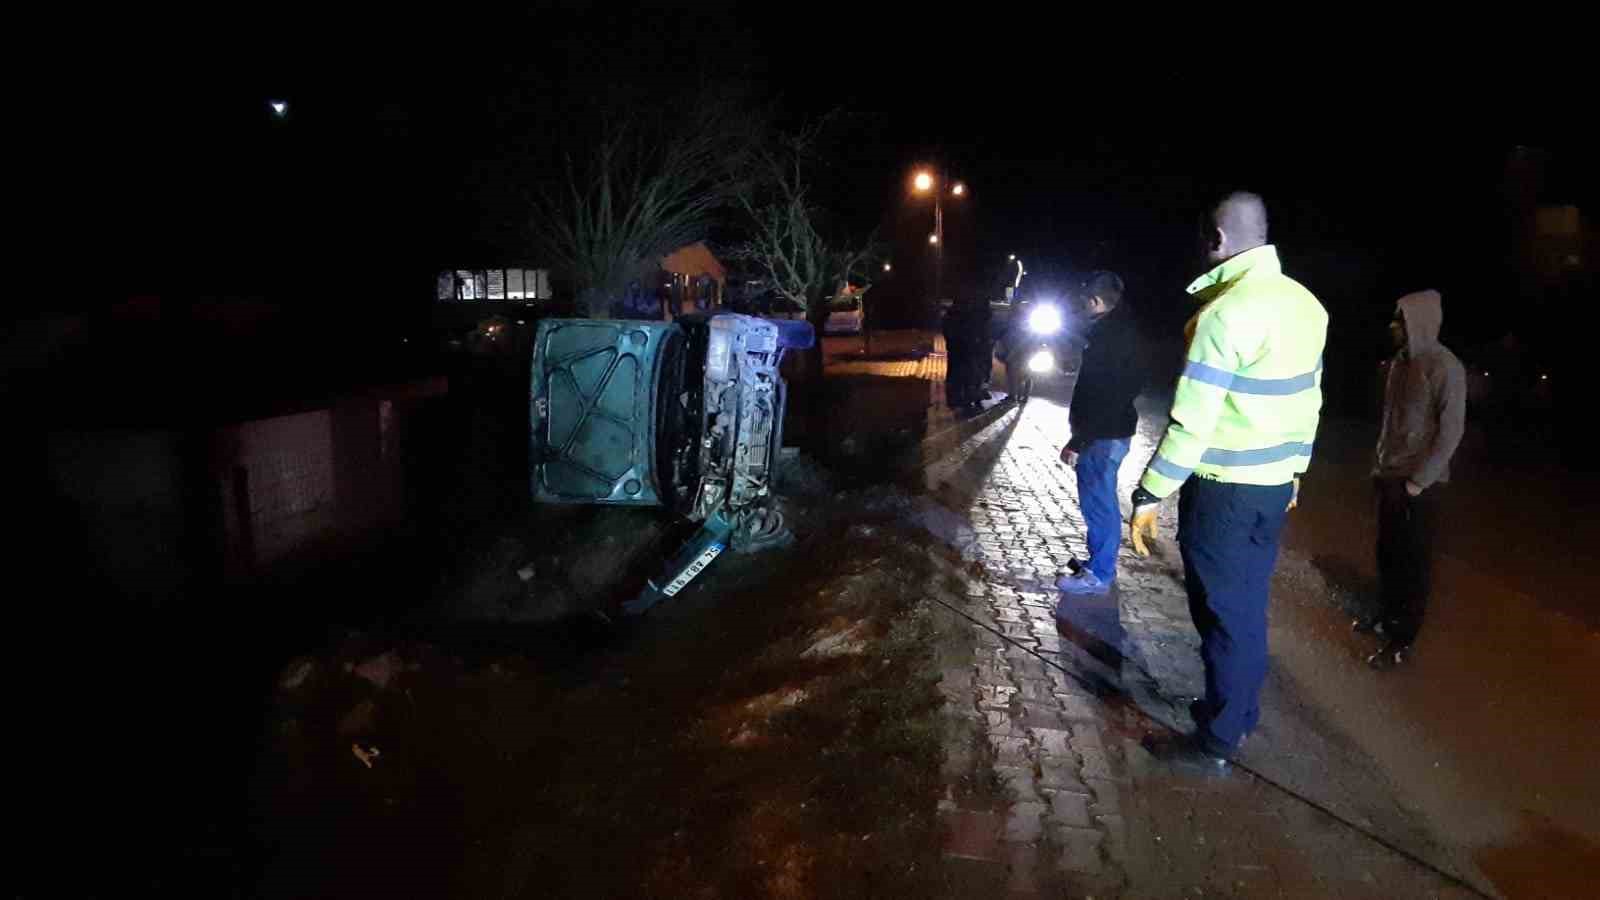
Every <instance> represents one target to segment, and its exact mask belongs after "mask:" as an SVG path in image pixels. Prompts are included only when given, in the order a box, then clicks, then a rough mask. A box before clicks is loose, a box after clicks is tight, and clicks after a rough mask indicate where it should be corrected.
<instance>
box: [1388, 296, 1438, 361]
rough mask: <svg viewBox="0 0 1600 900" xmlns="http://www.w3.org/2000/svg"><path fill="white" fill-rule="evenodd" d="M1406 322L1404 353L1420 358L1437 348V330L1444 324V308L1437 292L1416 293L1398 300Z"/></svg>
mask: <svg viewBox="0 0 1600 900" xmlns="http://www.w3.org/2000/svg"><path fill="white" fill-rule="evenodd" d="M1397 305H1398V306H1399V307H1400V314H1401V315H1402V316H1405V322H1406V352H1407V353H1408V354H1410V355H1411V356H1420V355H1422V354H1423V353H1426V352H1428V351H1430V350H1433V349H1434V348H1436V347H1438V346H1439V328H1440V326H1441V325H1443V324H1444V307H1443V305H1442V304H1441V302H1440V298H1439V292H1438V291H1417V292H1416V293H1415V294H1407V295H1405V296H1404V297H1401V298H1400V302H1399V303H1398V304H1397Z"/></svg>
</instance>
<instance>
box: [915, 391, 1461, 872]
mask: <svg viewBox="0 0 1600 900" xmlns="http://www.w3.org/2000/svg"><path fill="white" fill-rule="evenodd" d="M1164 424H1165V423H1164V422H1162V421H1159V420H1154V419H1149V420H1147V421H1145V422H1143V423H1142V425H1141V432H1140V434H1139V435H1137V436H1136V438H1135V441H1134V446H1133V450H1132V452H1131V453H1130V454H1129V458H1128V460H1127V461H1126V462H1125V464H1124V466H1123V468H1122V471H1121V474H1120V481H1121V488H1120V490H1119V493H1120V494H1121V495H1122V496H1123V497H1124V498H1125V497H1126V496H1127V495H1128V494H1129V493H1131V491H1132V488H1133V484H1134V482H1135V481H1136V480H1137V478H1138V477H1139V474H1140V473H1141V472H1142V471H1143V467H1144V464H1145V462H1146V461H1147V460H1148V459H1149V457H1150V456H1151V454H1152V453H1153V452H1154V441H1155V439H1156V438H1157V437H1158V436H1159V433H1160V428H1161V427H1163V426H1164ZM1066 434H1067V425H1066V409H1065V407H1064V406H1061V405H1059V404H1056V403H1053V402H1050V401H1049V400H1045V399H1036V400H1035V401H1034V402H1032V403H1030V404H1029V405H1028V406H1027V407H1025V408H1024V409H1023V410H1021V411H1020V413H1019V412H1008V413H1007V414H1006V415H1005V416H1003V417H1002V418H1001V419H999V420H998V421H996V422H995V423H994V424H993V425H990V426H989V427H988V428H987V429H985V430H984V431H982V432H981V433H979V434H978V435H976V436H975V437H973V438H971V439H970V440H968V441H967V442H966V443H964V444H963V445H961V446H960V447H959V448H957V449H956V450H955V451H954V452H952V453H950V454H948V455H947V456H945V457H944V458H942V459H939V460H937V461H936V462H933V463H931V464H929V465H928V466H927V467H926V468H925V469H924V470H923V476H922V477H923V478H924V479H925V487H926V488H927V498H928V502H927V503H926V504H925V506H924V509H923V512H922V517H923V524H924V526H925V527H927V528H928V529H929V530H930V531H932V532H933V533H934V534H935V535H937V536H939V537H940V538H942V539H943V540H945V541H947V542H948V543H950V544H951V545H952V546H954V547H955V548H957V549H958V550H959V551H960V553H961V554H962V556H963V558H964V559H966V560H967V561H968V571H969V573H970V576H971V577H969V578H968V579H967V580H966V582H965V583H964V584H961V585H943V586H934V587H933V589H932V594H933V595H934V597H935V599H939V600H941V601H942V602H943V603H945V604H947V605H949V606H951V607H954V608H955V609H956V610H958V611H959V612H960V613H961V614H962V615H963V616H965V617H966V619H965V620H963V621H962V623H961V624H962V626H963V627H964V628H965V629H966V630H967V631H968V632H969V633H970V635H971V641H970V645H965V644H964V645H961V646H956V647H947V648H944V650H943V657H944V658H943V660H942V663H943V667H944V679H943V684H942V690H943V691H944V693H945V696H946V698H947V700H949V701H950V703H949V708H950V709H951V710H952V714H951V715H952V721H951V727H950V729H949V736H948V739H947V771H946V774H947V779H948V787H947V791H946V794H945V796H944V798H943V799H942V801H941V804H940V810H941V815H942V816H943V817H944V819H945V821H946V824H947V826H948V835H949V837H948V845H947V856H948V858H949V859H948V861H949V863H950V864H951V865H952V867H953V868H954V870H955V871H958V872H960V871H963V870H965V871H967V872H968V874H969V875H970V876H971V878H972V879H973V881H972V883H973V885H974V886H977V885H987V886H993V885H994V884H996V883H1002V882H1003V883H1004V885H1005V888H1006V890H1007V891H1008V896H1015V897H1030V896H1072V897H1102V898H1103V897H1119V896H1127V897H1132V896H1140V897H1171V896H1202V895H1203V896H1218V895H1221V896H1246V897H1277V896H1333V895H1335V894H1337V895H1340V896H1357V897H1361V896H1372V897H1379V896H1383V897H1390V896H1408V897H1409V896H1428V897H1431V896H1470V894H1467V893H1464V892H1460V893H1451V891H1452V890H1453V889H1452V888H1450V887H1449V885H1448V883H1447V882H1444V881H1442V880H1440V879H1438V878H1437V876H1433V875H1430V874H1428V873H1427V872H1426V871H1425V870H1421V869H1418V868H1417V867H1415V866H1413V865H1412V864H1410V863H1408V862H1405V861H1404V860H1402V859H1400V858H1399V857H1397V856H1395V855H1394V854H1392V853H1389V852H1388V851H1385V850H1383V849H1382V848H1381V847H1379V846H1377V845H1376V844H1374V843H1372V842H1371V841H1370V840H1368V839H1367V838H1365V837H1362V836H1361V835H1359V834H1358V833H1357V832H1354V831H1352V830H1350V829H1349V828H1347V827H1346V826H1343V825H1341V824H1339V823H1337V822H1334V821H1333V820H1332V819H1330V818H1328V817H1327V816H1325V815H1323V814H1322V813H1319V812H1317V811H1315V810H1314V809H1312V808H1311V807H1309V806H1307V805H1305V804H1304V803H1303V802H1301V801H1299V800H1296V799H1294V798H1293V797H1291V796H1289V795H1288V794H1286V793H1284V792H1283V791H1281V790H1278V789H1277V788H1274V787H1272V786H1270V785H1267V784H1265V783H1263V782H1260V781H1258V780H1255V779H1253V778H1251V777H1249V776H1247V775H1245V774H1242V773H1239V772H1234V773H1232V774H1230V775H1228V776H1226V777H1224V778H1214V777H1213V778H1210V779H1206V778H1203V777H1200V776H1194V775H1187V776H1186V775H1184V774H1183V773H1181V772H1174V771H1171V770H1169V769H1168V768H1167V767H1166V766H1164V765H1162V764H1159V763H1157V762H1156V761H1155V760H1154V759H1152V758H1151V757H1150V756H1149V755H1148V754H1147V753H1145V752H1144V751H1143V750H1142V749H1141V748H1140V747H1139V740H1140V738H1141V737H1143V736H1144V735H1145V734H1148V733H1152V732H1160V731H1163V730H1165V729H1166V728H1168V727H1169V726H1170V727H1176V728H1180V729H1187V728H1190V727H1192V722H1191V721H1190V720H1189V718H1188V715H1187V711H1186V707H1187V700H1188V699H1189V697H1192V696H1194V695H1197V694H1199V693H1201V692H1202V690H1203V672H1202V669H1201V664H1200V660H1199V653H1198V644H1199V641H1198V638H1197V636H1196V635H1195V633H1194V629H1193V626H1192V624H1191V622H1190V619H1189V616H1188V612H1187V602H1186V600H1185V599H1184V595H1183V591H1182V583H1181V569H1180V568H1178V566H1179V564H1178V563H1177V554H1176V548H1175V546H1172V547H1170V548H1166V549H1168V550H1169V552H1165V553H1158V554H1157V555H1156V556H1155V557H1153V558H1152V559H1150V560H1140V559H1137V558H1136V557H1133V556H1132V554H1131V551H1128V550H1127V549H1126V547H1125V548H1124V551H1123V558H1122V559H1121V561H1120V564H1119V576H1118V583H1117V589H1116V591H1115V592H1114V593H1113V595H1112V597H1110V598H1108V599H1107V600H1105V601H1103V602H1099V603H1079V604H1075V608H1074V609H1073V610H1072V614H1071V616H1070V617H1069V618H1070V620H1069V621H1068V622H1066V623H1058V622H1057V620H1056V617H1055V615H1054V606H1055V598H1056V591H1055V589H1054V586H1053V585H1054V581H1055V578H1056V577H1057V575H1058V573H1060V572H1064V571H1065V570H1066V565H1067V562H1068V560H1069V559H1070V558H1071V557H1072V556H1073V555H1074V554H1078V555H1080V556H1081V555H1083V533H1084V529H1083V522H1082V519H1081V517H1080V516H1079V513H1078V504H1077V495H1076V482H1075V478H1074V476H1073V474H1072V472H1071V471H1070V470H1068V469H1067V468H1066V467H1065V466H1063V465H1061V464H1060V462H1059V460H1058V458H1057V454H1058V452H1059V447H1060V444H1061V442H1062V441H1063V440H1064V438H1065V436H1066ZM1125 502H1126V501H1125V500H1124V503H1125ZM1175 506H1176V504H1175V503H1169V504H1168V508H1167V509H1166V510H1164V516H1165V518H1166V520H1165V521H1164V522H1163V523H1162V528H1163V534H1164V535H1165V536H1167V537H1168V538H1169V540H1170V538H1171V537H1172V535H1173V534H1174V529H1175V522H1174V521H1172V519H1174V518H1175V515H1176V510H1175ZM1125 512H1126V510H1125ZM952 615H954V613H952ZM1270 700H1271V698H1270V697H1269V701H1270ZM1274 721H1278V719H1275V718H1274V717H1273V716H1267V717H1265V720H1264V725H1263V730H1265V728H1266V725H1267V723H1268V722H1274ZM1278 727H1279V728H1282V729H1285V730H1287V729H1289V728H1290V727H1291V726H1290V725H1284V724H1279V725H1278ZM1307 730H1309V729H1307ZM1297 737H1298V736H1297ZM1267 740H1273V738H1271V737H1270V736H1269V737H1268V738H1267ZM1254 742H1257V743H1259V742H1263V739H1262V737H1261V736H1260V735H1259V734H1258V737H1257V739H1256V741H1254ZM1319 742H1320V743H1319ZM1283 743H1284V744H1288V743H1289V742H1288V741H1284V742H1283ZM1328 743H1329V742H1328V741H1327V740H1325V739H1322V738H1319V737H1318V736H1316V735H1310V736H1308V737H1304V738H1303V739H1301V740H1299V743H1297V744H1295V747H1296V751H1297V752H1298V753H1299V754H1300V755H1301V756H1304V757H1306V759H1305V760H1302V762H1304V763H1306V764H1307V765H1310V766H1311V767H1313V768H1314V767H1315V765H1316V764H1317V761H1318V760H1322V761H1326V760H1327V759H1337V758H1338V754H1337V753H1336V752H1333V751H1330V750H1328V749H1327V747H1325V746H1323V745H1325V744H1328ZM1345 762H1346V763H1347V764H1348V765H1350V766H1356V767H1359V765H1360V763H1359V761H1356V762H1348V761H1345ZM1378 788H1381V785H1380V786H1378ZM1347 793H1351V794H1352V798H1347V799H1350V802H1351V804H1353V805H1354V806H1356V807H1361V806H1362V804H1363V803H1365V805H1366V809H1367V810H1368V811H1369V812H1371V811H1372V810H1375V809H1376V810H1378V812H1373V814H1372V815H1371V816H1359V819H1358V820H1370V819H1372V818H1375V817H1376V818H1381V817H1382V816H1388V818H1389V819H1390V820H1392V821H1394V822H1399V823H1401V824H1402V825H1404V824H1405V823H1407V822H1408V821H1409V820H1408V819H1407V818H1406V817H1405V815H1404V814H1403V812H1401V811H1398V810H1395V809H1394V808H1393V807H1394V804H1393V801H1392V800H1391V799H1390V798H1389V795H1388V794H1387V793H1384V792H1383V791H1381V790H1380V789H1374V791H1368V792H1367V793H1369V794H1374V796H1365V795H1362V790H1361V789H1354V790H1353V791H1350V792H1347ZM1356 795H1362V796H1356ZM1358 815H1359V814H1358ZM1418 840H1421V841H1424V842H1425V836H1424V837H1421V838H1418Z"/></svg>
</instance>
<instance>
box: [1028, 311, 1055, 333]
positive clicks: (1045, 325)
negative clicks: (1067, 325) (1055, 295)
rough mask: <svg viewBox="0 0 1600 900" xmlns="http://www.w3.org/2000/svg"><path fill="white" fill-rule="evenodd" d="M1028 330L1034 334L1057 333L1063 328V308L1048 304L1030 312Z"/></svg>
mask: <svg viewBox="0 0 1600 900" xmlns="http://www.w3.org/2000/svg"><path fill="white" fill-rule="evenodd" d="M1028 330H1029V331H1031V332H1033V333H1034V334H1055V333H1056V332H1058V331H1060V330H1061V310H1060V309H1059V308H1057V307H1055V306H1052V305H1049V304H1046V305H1044V306H1036V307H1034V308H1033V309H1032V310H1031V311H1030V312H1029V313H1028Z"/></svg>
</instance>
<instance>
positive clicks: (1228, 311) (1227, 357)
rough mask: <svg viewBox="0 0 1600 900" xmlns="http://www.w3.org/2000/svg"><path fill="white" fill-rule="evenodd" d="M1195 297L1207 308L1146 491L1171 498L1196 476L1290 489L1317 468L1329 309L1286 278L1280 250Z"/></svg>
mask: <svg viewBox="0 0 1600 900" xmlns="http://www.w3.org/2000/svg"><path fill="white" fill-rule="evenodd" d="M1189 293H1191V294H1194V295H1196V296H1197V297H1198V298H1200V299H1201V300H1202V301H1204V304H1205V305H1204V306H1202V307H1201V308H1200V311H1199V312H1198V313H1196V314H1195V317H1194V319H1193V321H1191V322H1190V331H1191V335H1192V336H1191V338H1190V340H1189V349H1188V353H1187V355H1186V359H1185V362H1184V368H1183V374H1182V375H1181V376H1179V378H1178V389H1177V392H1176V394H1175V395H1174V397H1173V402H1172V423H1171V424H1170V425H1168V426H1167V433H1166V435H1165V437H1163V438H1162V440H1161V446H1160V447H1159V448H1158V449H1157V451H1156V455H1155V457H1154V458H1152V459H1151V460H1150V465H1149V467H1148V468H1147V469H1145V473H1144V478H1143V479H1142V480H1141V482H1140V484H1141V485H1142V486H1143V487H1144V489H1145V490H1147V491H1149V492H1150V493H1152V494H1154V495H1155V496H1157V497H1165V496H1167V495H1168V494H1171V493H1173V492H1174V491H1176V490H1177V489H1178V488H1179V487H1180V486H1181V485H1182V484H1183V482H1184V481H1185V480H1186V479H1188V477H1189V476H1190V475H1191V474H1198V475H1200V476H1201V477H1202V478H1211V479H1215V480H1217V481H1226V482H1232V483H1235V484H1262V485H1274V484H1285V483H1287V482H1289V481H1290V480H1291V479H1293V478H1294V477H1295V476H1297V475H1299V474H1301V473H1302V472H1304V471H1305V470H1306V466H1307V465H1308V464H1309V463H1310V461H1311V444H1312V442H1313V441H1314V440H1315V438H1316V434H1317V418H1318V416H1319V414H1320V413H1321V411H1322V351H1323V346H1324V344H1325V343H1326V341H1327V335H1328V313H1327V311H1326V310H1324V309H1323V308H1322V304H1321V303H1319V302H1317V298H1316V297H1314V296H1313V295H1312V294H1311V292H1310V291H1308V290H1306V288H1305V287H1304V286H1303V285H1301V284H1300V283H1299V282H1297V281H1295V280H1294V279H1292V278H1290V277H1288V276H1287V275H1284V274H1283V269H1282V267H1281V265H1280V264H1279V262H1278V251H1277V250H1276V249H1275V248H1274V247H1272V246H1271V245H1266V246H1262V247H1257V248H1255V249H1253V250H1248V251H1246V252H1244V253H1241V254H1239V255H1238V256H1235V257H1233V258H1232V259H1230V260H1227V261H1226V262H1224V263H1222V264H1221V265H1219V266H1217V267H1216V268H1214V269H1212V270H1211V271H1210V272H1207V273H1206V274H1205V275H1202V276H1200V278H1198V279H1196V280H1195V282H1194V283H1193V284H1191V285H1189Z"/></svg>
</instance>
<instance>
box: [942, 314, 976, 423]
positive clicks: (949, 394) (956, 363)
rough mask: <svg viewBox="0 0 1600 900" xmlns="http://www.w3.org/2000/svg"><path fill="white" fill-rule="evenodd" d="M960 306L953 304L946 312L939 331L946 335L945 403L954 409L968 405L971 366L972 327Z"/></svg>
mask: <svg viewBox="0 0 1600 900" xmlns="http://www.w3.org/2000/svg"><path fill="white" fill-rule="evenodd" d="M965 312H966V310H964V309H963V308H962V307H961V305H960V304H958V303H952V304H950V306H949V307H948V308H947V309H945V311H944V318H943V319H942V320H941V321H940V325H939V331H940V333H942V334H943V335H944V402H945V404H946V405H948V406H950V407H951V408H952V409H953V408H955V407H958V406H965V405H966V403H967V390H966V382H967V369H968V368H970V365H969V363H968V361H967V357H968V356H969V353H968V350H969V347H968V341H967V339H966V332H967V329H968V328H969V327H970V325H969V323H968V322H967V321H966V319H967V317H966V315H965Z"/></svg>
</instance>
